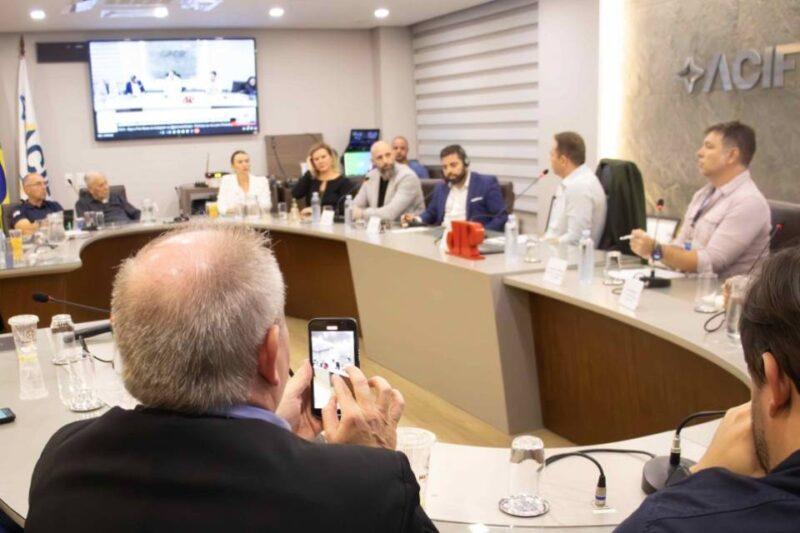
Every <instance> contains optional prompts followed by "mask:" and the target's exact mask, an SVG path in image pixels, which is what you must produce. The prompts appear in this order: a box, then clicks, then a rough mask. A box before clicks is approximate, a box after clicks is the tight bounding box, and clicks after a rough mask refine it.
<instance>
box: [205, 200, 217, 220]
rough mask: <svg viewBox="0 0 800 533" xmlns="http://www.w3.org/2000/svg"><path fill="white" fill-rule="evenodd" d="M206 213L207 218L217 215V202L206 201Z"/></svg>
mask: <svg viewBox="0 0 800 533" xmlns="http://www.w3.org/2000/svg"><path fill="white" fill-rule="evenodd" d="M206 215H208V216H209V218H218V217H219V207H218V206H217V202H206Z"/></svg>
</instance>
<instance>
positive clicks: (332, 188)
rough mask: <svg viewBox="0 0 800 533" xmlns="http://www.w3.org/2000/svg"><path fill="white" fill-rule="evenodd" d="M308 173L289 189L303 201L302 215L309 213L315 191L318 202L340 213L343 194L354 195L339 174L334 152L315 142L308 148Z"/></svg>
mask: <svg viewBox="0 0 800 533" xmlns="http://www.w3.org/2000/svg"><path fill="white" fill-rule="evenodd" d="M306 163H307V165H308V172H306V173H305V174H303V175H302V176H301V177H300V179H299V180H298V181H297V184H295V186H294V188H293V189H292V196H293V197H294V198H296V199H298V200H304V201H305V205H306V208H305V209H303V211H302V214H303V216H308V215H310V214H311V207H308V206H310V205H311V195H312V194H313V193H315V192H316V193H319V199H320V205H322V206H326V205H330V206H332V207H333V209H334V211H335V212H336V213H337V214H341V213H343V212H344V197H345V196H347V195H348V194H354V193H355V190H354V187H353V183H352V182H351V181H350V180H349V179H347V178H346V177H344V176H342V171H341V168H340V167H339V160H338V159H337V158H336V151H335V150H334V149H333V148H331V147H330V146H329V145H327V144H325V143H317V144H315V145H314V146H312V147H311V149H310V150H309V151H308V159H307V160H306Z"/></svg>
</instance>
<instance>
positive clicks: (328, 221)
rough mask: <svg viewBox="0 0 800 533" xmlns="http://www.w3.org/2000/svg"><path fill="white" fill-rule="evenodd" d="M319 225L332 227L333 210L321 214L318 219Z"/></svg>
mask: <svg viewBox="0 0 800 533" xmlns="http://www.w3.org/2000/svg"><path fill="white" fill-rule="evenodd" d="M319 225H320V226H326V227H331V226H333V209H329V210H327V211H323V212H322V216H321V217H320V219H319Z"/></svg>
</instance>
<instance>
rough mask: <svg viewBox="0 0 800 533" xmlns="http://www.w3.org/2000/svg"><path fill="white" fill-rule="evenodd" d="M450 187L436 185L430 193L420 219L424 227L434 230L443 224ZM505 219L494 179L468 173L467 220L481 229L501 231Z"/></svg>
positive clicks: (504, 202)
mask: <svg viewBox="0 0 800 533" xmlns="http://www.w3.org/2000/svg"><path fill="white" fill-rule="evenodd" d="M448 194H450V186H449V185H448V184H447V182H443V183H440V184H439V185H437V186H436V188H435V189H434V190H433V197H432V198H431V202H430V204H428V209H427V210H425V212H424V213H422V214H421V215H420V218H421V219H422V221H423V222H424V223H425V224H431V225H434V226H438V225H440V224H441V223H442V221H443V220H444V213H445V204H446V203H447V195H448ZM507 219H508V212H507V210H506V201H505V199H504V198H503V193H502V191H501V190H500V184H499V183H498V182H497V178H496V177H495V176H490V175H487V174H478V173H477V172H471V173H470V177H469V190H468V191H467V220H470V221H472V222H480V223H481V224H482V225H483V226H484V228H486V229H488V230H494V231H503V229H504V228H505V225H506V220H507Z"/></svg>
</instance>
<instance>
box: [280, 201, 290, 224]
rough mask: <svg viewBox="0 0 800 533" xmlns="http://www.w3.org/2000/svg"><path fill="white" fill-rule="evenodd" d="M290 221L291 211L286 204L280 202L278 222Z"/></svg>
mask: <svg viewBox="0 0 800 533" xmlns="http://www.w3.org/2000/svg"><path fill="white" fill-rule="evenodd" d="M288 219H289V210H288V208H287V206H286V202H278V220H288Z"/></svg>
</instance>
